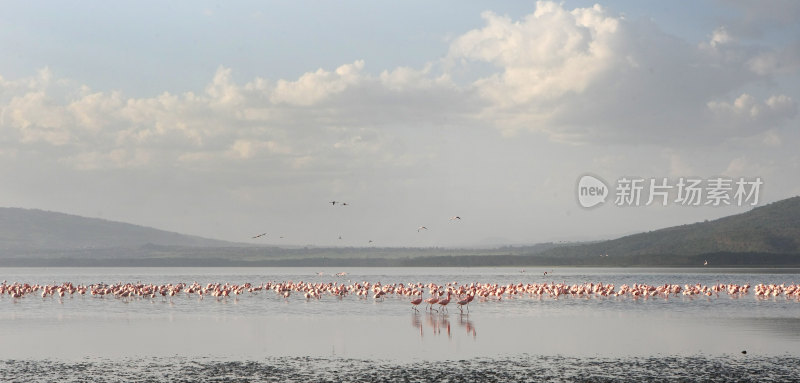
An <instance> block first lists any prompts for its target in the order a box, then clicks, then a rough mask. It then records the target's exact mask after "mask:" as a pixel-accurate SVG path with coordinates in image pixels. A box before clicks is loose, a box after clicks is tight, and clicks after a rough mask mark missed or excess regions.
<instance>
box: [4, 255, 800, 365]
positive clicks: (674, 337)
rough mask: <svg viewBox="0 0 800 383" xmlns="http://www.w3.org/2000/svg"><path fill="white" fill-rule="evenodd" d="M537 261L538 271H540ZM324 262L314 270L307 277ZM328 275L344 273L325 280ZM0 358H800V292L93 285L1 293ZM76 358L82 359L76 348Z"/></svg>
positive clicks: (228, 272)
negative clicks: (452, 301) (457, 294)
mask: <svg viewBox="0 0 800 383" xmlns="http://www.w3.org/2000/svg"><path fill="white" fill-rule="evenodd" d="M544 271H548V275H547V276H545V275H543V272H544ZM317 272H324V275H317ZM337 272H347V275H346V276H344V277H336V276H334V275H333V274H335V273H337ZM0 279H5V280H7V281H8V282H15V281H16V282H29V283H53V282H54V281H55V282H56V283H61V282H66V281H69V282H73V283H75V284H91V283H99V282H105V283H117V282H123V283H125V282H143V283H154V284H161V283H178V282H187V283H191V282H194V281H197V282H199V283H201V284H206V283H216V282H223V283H224V282H229V283H244V282H250V283H253V284H259V283H262V282H268V281H272V282H283V281H290V280H292V281H295V282H297V281H301V280H302V281H308V282H336V283H349V282H348V281H352V282H356V281H370V282H382V283H384V284H385V283H399V282H402V283H409V282H415V283H416V282H423V283H428V282H434V283H439V284H442V283H447V282H457V283H459V284H461V283H471V282H491V283H498V284H507V283H520V282H521V283H533V282H536V283H544V282H555V283H558V282H565V283H570V284H572V283H583V282H595V283H597V282H602V283H614V284H615V285H617V286H619V285H621V284H624V283H628V284H632V283H647V284H651V285H659V284H664V283H670V284H680V285H683V284H695V283H701V284H704V285H711V284H714V283H736V284H744V283H750V284H752V285H754V284H757V283H777V284H781V283H787V284H788V283H797V282H798V281H800V270H797V269H779V270H763V269H586V268H556V269H553V268H548V269H526V270H524V272H522V270H520V269H516V268H428V269H421V268H352V269H347V268H342V269H334V270H324V269H311V268H270V269H261V268H241V269H239V268H223V269H216V268H192V269H176V268H81V269H72V268H63V269H62V268H53V269H47V268H41V269H27V268H9V269H0ZM0 344H2V345H4V347H0V360H12V359H13V360H30V361H45V360H50V361H58V360H62V361H78V360H82V361H86V360H89V361H98V360H104V361H109V362H108V363H123V362H124V361H126V360H130V359H131V358H157V360H158V358H161V359H162V360H163V359H168V358H172V357H179V358H190V359H191V358H210V359H211V360H217V361H228V362H240V361H260V360H264V359H265V358H280V357H292V358H302V357H313V358H327V359H331V358H334V359H339V358H355V359H358V360H374V361H388V362H390V363H415V362H422V361H426V362H436V361H439V362H444V361H453V360H461V359H467V360H473V359H476V358H516V357H519V356H520V355H528V356H531V357H535V358H541V357H549V356H560V357H569V358H623V359H624V358H636V357H644V358H656V357H659V356H677V357H686V356H689V355H701V356H703V357H709V358H718V357H723V356H726V355H737V356H738V355H740V352H741V351H742V350H746V351H747V355H748V356H749V357H751V358H759V357H763V358H767V357H775V356H780V357H786V356H792V355H800V302H798V301H797V300H796V299H786V298H782V297H778V298H770V299H758V298H756V297H754V295H753V293H752V292H751V293H750V294H749V295H747V296H743V297H738V298H732V297H728V296H727V295H720V296H719V297H711V298H709V297H693V298H686V297H670V298H668V299H664V298H648V299H631V298H623V297H618V298H613V297H610V298H573V297H561V298H559V299H552V298H546V297H542V298H538V297H520V298H514V299H504V300H499V301H498V300H489V301H485V302H479V301H477V300H476V301H475V302H473V303H472V304H471V305H470V312H469V313H468V314H466V313H465V314H461V313H460V312H459V310H458V309H457V308H455V307H451V308H450V312H449V314H446V315H442V314H438V313H433V314H429V313H426V312H424V311H423V312H420V313H414V312H413V311H412V310H411V307H410V305H409V304H408V299H407V298H402V297H392V296H389V297H387V299H385V300H384V301H375V300H374V299H371V298H370V299H359V298H357V297H356V296H352V295H351V296H347V297H344V298H342V299H338V298H334V297H331V296H325V297H323V298H322V299H320V300H312V301H306V300H305V299H304V298H303V297H302V296H299V295H298V294H295V295H292V296H291V297H290V298H289V299H288V300H286V299H283V298H282V297H279V296H277V295H276V294H274V293H273V292H261V293H259V294H254V295H251V294H248V293H246V294H243V295H241V296H239V297H238V298H227V299H221V300H218V299H214V298H211V297H206V298H205V299H203V300H200V299H198V298H197V297H194V296H192V297H187V296H183V295H182V296H176V297H173V298H172V299H163V298H160V297H159V298H155V299H149V298H148V299H141V298H138V299H128V300H123V299H117V298H112V297H105V298H98V297H91V296H78V295H76V296H72V297H69V296H67V297H64V298H58V297H47V298H44V299H42V298H41V297H39V296H26V297H24V298H20V299H13V298H11V297H9V296H7V295H6V296H3V297H1V298H0ZM87 358H88V359H87Z"/></svg>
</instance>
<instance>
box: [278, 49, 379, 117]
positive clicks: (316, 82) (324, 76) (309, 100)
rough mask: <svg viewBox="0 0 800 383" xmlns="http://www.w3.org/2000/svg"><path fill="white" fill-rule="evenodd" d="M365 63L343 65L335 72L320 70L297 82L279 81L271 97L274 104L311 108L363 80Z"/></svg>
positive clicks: (306, 75)
mask: <svg viewBox="0 0 800 383" xmlns="http://www.w3.org/2000/svg"><path fill="white" fill-rule="evenodd" d="M362 69H364V61H361V60H359V61H356V62H354V63H353V64H347V65H342V66H340V67H338V68H336V71H334V72H328V71H326V70H323V69H321V68H320V69H318V70H317V71H316V72H313V73H306V74H304V75H302V76H300V78H299V79H297V81H286V80H279V81H278V83H277V84H276V86H275V90H274V91H273V93H272V95H271V96H270V100H271V101H272V102H273V103H276V104H280V103H286V104H290V105H302V106H309V105H312V104H315V103H317V102H319V101H321V100H324V99H325V98H327V97H329V96H332V95H335V94H337V93H341V92H343V91H344V90H345V89H347V88H348V87H350V86H353V85H356V84H357V83H358V82H359V80H360V79H361V77H362V76H361V73H360V72H361V70H362Z"/></svg>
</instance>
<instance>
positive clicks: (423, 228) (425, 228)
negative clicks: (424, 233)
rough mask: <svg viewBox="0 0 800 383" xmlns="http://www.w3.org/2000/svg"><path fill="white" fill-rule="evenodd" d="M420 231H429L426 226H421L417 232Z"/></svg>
mask: <svg viewBox="0 0 800 383" xmlns="http://www.w3.org/2000/svg"><path fill="white" fill-rule="evenodd" d="M420 230H428V228H427V227H425V226H420V227H418V228H417V231H420Z"/></svg>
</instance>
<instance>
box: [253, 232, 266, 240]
mask: <svg viewBox="0 0 800 383" xmlns="http://www.w3.org/2000/svg"><path fill="white" fill-rule="evenodd" d="M265 235H267V233H261V234H259V235H256V236H255V237H253V239H256V238H260V237H263V236H265Z"/></svg>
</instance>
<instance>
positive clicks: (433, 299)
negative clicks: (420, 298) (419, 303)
mask: <svg viewBox="0 0 800 383" xmlns="http://www.w3.org/2000/svg"><path fill="white" fill-rule="evenodd" d="M438 302H439V295H438V294H436V295H434V296H432V297H430V298H428V299H426V300H425V303H427V304H428V307H427V308H426V310H428V309H430V310H433V309H434V308H433V305H435V304H436V303H438Z"/></svg>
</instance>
